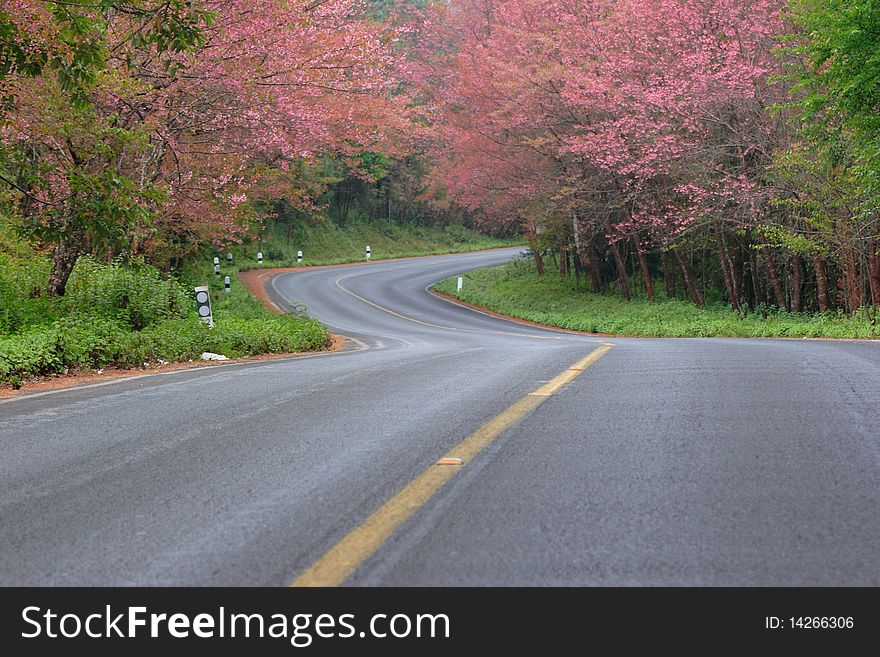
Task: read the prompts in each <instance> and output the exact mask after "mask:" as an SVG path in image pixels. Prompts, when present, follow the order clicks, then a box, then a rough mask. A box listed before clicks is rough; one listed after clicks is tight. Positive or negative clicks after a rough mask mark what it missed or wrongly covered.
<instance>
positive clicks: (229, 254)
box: [226, 251, 232, 265]
mask: <svg viewBox="0 0 880 657" xmlns="http://www.w3.org/2000/svg"><path fill="white" fill-rule="evenodd" d="M226 264H227V265H232V251H227V252H226Z"/></svg>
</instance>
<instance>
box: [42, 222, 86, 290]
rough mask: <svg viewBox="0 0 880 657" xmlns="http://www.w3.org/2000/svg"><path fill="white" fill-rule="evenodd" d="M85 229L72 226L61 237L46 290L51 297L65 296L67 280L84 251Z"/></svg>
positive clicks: (53, 258)
mask: <svg viewBox="0 0 880 657" xmlns="http://www.w3.org/2000/svg"><path fill="white" fill-rule="evenodd" d="M84 239H85V231H84V230H83V229H82V227H80V226H70V225H69V223H68V229H67V230H66V231H65V233H64V234H63V235H62V236H61V238H59V240H58V243H57V244H56V245H55V252H54V253H53V254H52V270H51V272H50V273H49V284H48V285H47V287H46V292H47V293H48V295H49V296H50V297H61V296H64V291H65V289H66V288H67V280H68V279H69V278H70V273H71V272H72V271H73V266H74V265H75V264H76V260H77V258H79V254H80V252H81V251H82V246H83V241H84Z"/></svg>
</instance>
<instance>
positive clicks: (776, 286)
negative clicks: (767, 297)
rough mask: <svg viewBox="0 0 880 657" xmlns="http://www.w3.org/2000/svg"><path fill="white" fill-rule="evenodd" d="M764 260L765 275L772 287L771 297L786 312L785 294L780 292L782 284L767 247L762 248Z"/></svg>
mask: <svg viewBox="0 0 880 657" xmlns="http://www.w3.org/2000/svg"><path fill="white" fill-rule="evenodd" d="M764 259H765V260H766V261H767V263H766V264H767V274H768V275H769V276H770V283H771V285H772V286H773V295H774V296H775V297H776V305H777V306H779V307H780V308H783V309H785V310H788V307H787V306H786V303H785V292H783V290H782V283H781V282H780V281H779V272H777V271H776V263H774V262H773V253H772V252H771V251H770V248H769V247H766V246H765V247H764Z"/></svg>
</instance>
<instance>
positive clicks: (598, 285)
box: [585, 240, 605, 294]
mask: <svg viewBox="0 0 880 657" xmlns="http://www.w3.org/2000/svg"><path fill="white" fill-rule="evenodd" d="M585 252H586V254H587V258H588V259H589V263H590V278H591V279H592V281H593V291H594V292H597V293H598V294H602V293H603V292H605V276H604V275H603V274H602V261H601V260H600V259H599V254H598V253H597V252H596V247H595V246H593V240H588V241H587V244H586V248H585Z"/></svg>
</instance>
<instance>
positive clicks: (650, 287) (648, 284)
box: [633, 230, 654, 301]
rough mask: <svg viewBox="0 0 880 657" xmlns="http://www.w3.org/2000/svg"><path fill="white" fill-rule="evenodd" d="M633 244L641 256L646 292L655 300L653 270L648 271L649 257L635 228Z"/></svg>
mask: <svg viewBox="0 0 880 657" xmlns="http://www.w3.org/2000/svg"><path fill="white" fill-rule="evenodd" d="M633 244H635V247H636V253H637V254H638V256H639V269H641V270H642V281H644V283H645V292H646V294H647V295H648V298H649V299H650V300H651V301H653V300H654V281H652V280H651V272H650V271H648V258H647V257H646V256H645V250H644V249H643V248H642V241H641V240H640V239H639V234H638V232H637V231H635V230H633Z"/></svg>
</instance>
